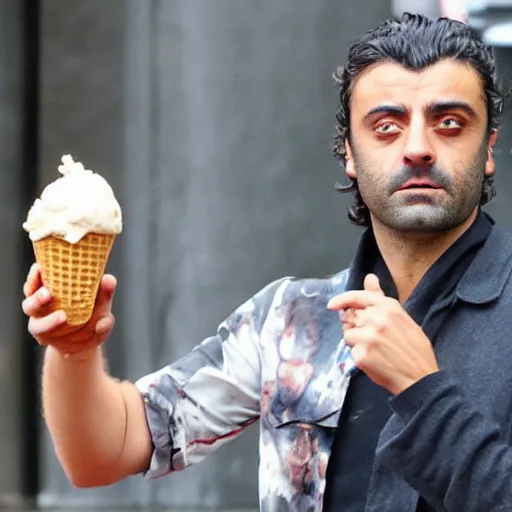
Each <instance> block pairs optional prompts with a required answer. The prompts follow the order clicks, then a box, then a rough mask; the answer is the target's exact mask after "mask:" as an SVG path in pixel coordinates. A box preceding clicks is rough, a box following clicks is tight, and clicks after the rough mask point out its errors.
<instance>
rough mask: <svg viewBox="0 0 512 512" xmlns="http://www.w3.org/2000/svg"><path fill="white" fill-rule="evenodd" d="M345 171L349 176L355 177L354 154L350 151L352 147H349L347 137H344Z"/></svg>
mask: <svg viewBox="0 0 512 512" xmlns="http://www.w3.org/2000/svg"><path fill="white" fill-rule="evenodd" d="M345 173H346V174H347V176H348V177H349V178H352V179H354V180H355V179H356V178H357V173H356V166H355V165H354V154H353V153H352V148H351V147H350V142H349V141H348V139H345Z"/></svg>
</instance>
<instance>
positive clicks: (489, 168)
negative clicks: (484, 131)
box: [485, 130, 498, 176]
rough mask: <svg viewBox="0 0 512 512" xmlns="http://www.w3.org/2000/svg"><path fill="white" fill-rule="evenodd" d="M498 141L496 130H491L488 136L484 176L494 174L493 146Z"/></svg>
mask: <svg viewBox="0 0 512 512" xmlns="http://www.w3.org/2000/svg"><path fill="white" fill-rule="evenodd" d="M497 140H498V130H493V131H492V132H491V135H490V136H489V147H488V149H487V161H486V162H485V175H486V176H492V175H493V174H494V173H495V172H496V161H495V160H494V154H493V146H494V144H496V141H497Z"/></svg>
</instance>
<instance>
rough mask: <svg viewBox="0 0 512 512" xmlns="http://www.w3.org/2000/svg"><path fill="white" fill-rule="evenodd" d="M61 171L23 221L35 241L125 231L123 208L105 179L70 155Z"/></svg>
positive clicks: (76, 239)
mask: <svg viewBox="0 0 512 512" xmlns="http://www.w3.org/2000/svg"><path fill="white" fill-rule="evenodd" d="M59 172H60V173H61V174H62V176H61V177H60V178H58V179H56V180H55V181H54V182H53V183H50V184H49V185H48V186H47V187H46V188H45V189H44V190H43V192H42V194H41V197H40V198H39V199H36V200H35V202H34V204H33V205H32V207H31V208H30V210H29V212H28V216H27V220H26V221H25V222H24V223H23V229H25V231H27V232H28V233H29V236H30V239H31V240H32V241H37V240H41V239H42V238H46V237H47V236H56V237H59V238H63V239H64V240H66V241H67V242H69V243H71V244H74V243H77V242H78V241H80V240H81V239H82V238H83V237H84V236H85V235H86V234H87V233H98V234H109V235H117V234H119V233H121V231H122V228H123V220H122V213H121V207H120V206H119V203H118V202H117V200H116V198H115V196H114V192H113V190H112V188H111V187H110V185H109V184H108V183H107V181H106V180H105V178H103V177H102V176H100V175H99V174H97V173H94V172H92V171H90V170H87V169H85V168H84V166H83V165H82V164H81V163H80V162H75V161H74V160H73V158H72V157H71V156H70V155H65V156H63V157H62V165H59Z"/></svg>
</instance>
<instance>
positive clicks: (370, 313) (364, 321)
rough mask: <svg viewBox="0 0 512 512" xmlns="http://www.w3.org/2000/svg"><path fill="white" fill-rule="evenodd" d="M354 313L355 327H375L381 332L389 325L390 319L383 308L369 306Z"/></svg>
mask: <svg viewBox="0 0 512 512" xmlns="http://www.w3.org/2000/svg"><path fill="white" fill-rule="evenodd" d="M353 311H354V317H353V324H354V326H355V327H373V328H374V329H375V330H376V331H378V332H381V331H382V330H383V329H384V328H385V327H386V325H387V324H388V323H389V318H388V317H387V315H386V314H384V312H383V311H382V309H381V308H378V307H374V306H369V307H367V308H365V309H357V310H353Z"/></svg>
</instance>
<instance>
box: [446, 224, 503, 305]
mask: <svg viewBox="0 0 512 512" xmlns="http://www.w3.org/2000/svg"><path fill="white" fill-rule="evenodd" d="M511 271H512V236H511V234H510V233H509V232H507V231H505V230H504V229H502V228H500V227H499V226H496V225H495V226H493V229H492V231H491V234H490V235H489V237H488V238H487V241H486V242H485V244H484V246H483V247H482V249H481V250H480V251H479V252H478V254H477V255H476V256H475V259H474V260H473V262H472V263H471V265H470V266H469V268H468V270H467V272H466V273H465V274H464V276H463V277H462V279H461V280H460V282H459V284H458V286H457V289H456V295H457V297H458V298H459V299H461V300H463V301H465V302H469V303H471V304H486V303H488V302H491V301H493V300H496V299H497V298H498V297H499V296H500V295H501V294H502V292H503V289H504V287H505V284H506V283H507V281H508V279H509V276H510V272H511Z"/></svg>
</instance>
